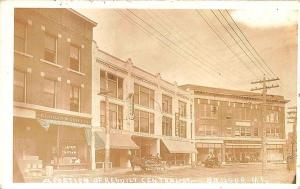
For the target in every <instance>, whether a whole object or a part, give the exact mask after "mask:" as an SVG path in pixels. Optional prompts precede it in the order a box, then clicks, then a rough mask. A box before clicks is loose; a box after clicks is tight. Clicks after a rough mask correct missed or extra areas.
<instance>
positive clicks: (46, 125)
mask: <svg viewBox="0 0 300 189" xmlns="http://www.w3.org/2000/svg"><path fill="white" fill-rule="evenodd" d="M37 121H38V123H39V124H40V125H41V126H42V127H43V128H45V129H48V128H49V127H50V125H59V126H60V125H62V126H70V127H77V128H91V125H88V124H83V123H73V122H69V121H60V120H51V119H37Z"/></svg>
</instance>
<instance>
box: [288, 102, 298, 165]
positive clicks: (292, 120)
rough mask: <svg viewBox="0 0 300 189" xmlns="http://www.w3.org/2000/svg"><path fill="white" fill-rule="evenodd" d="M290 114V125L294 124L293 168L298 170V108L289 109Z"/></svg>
mask: <svg viewBox="0 0 300 189" xmlns="http://www.w3.org/2000/svg"><path fill="white" fill-rule="evenodd" d="M288 109H289V111H288V112H287V113H288V115H289V116H288V118H287V119H288V120H289V121H288V123H292V124H293V138H292V161H293V162H292V167H293V169H294V168H296V167H295V166H296V159H297V158H296V157H297V107H296V106H294V107H289V108H288Z"/></svg>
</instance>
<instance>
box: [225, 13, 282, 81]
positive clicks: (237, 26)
mask: <svg viewBox="0 0 300 189" xmlns="http://www.w3.org/2000/svg"><path fill="white" fill-rule="evenodd" d="M225 11H226V13H227V15H228V16H229V18H230V19H231V20H232V22H233V23H234V24H235V26H236V27H237V28H238V30H239V31H240V33H241V34H242V35H243V37H244V39H246V41H247V42H248V44H249V45H250V46H251V48H252V49H253V50H254V52H255V54H256V55H257V56H258V57H259V59H260V60H261V61H262V62H263V64H265V65H266V67H267V68H268V69H269V70H270V72H271V73H272V74H273V76H274V77H277V76H276V74H275V73H274V72H273V71H272V69H271V68H270V67H269V66H268V64H267V63H266V62H265V60H264V59H263V58H262V57H261V56H260V54H259V53H258V52H257V51H256V49H255V48H254V47H253V45H252V44H251V43H250V41H249V40H248V38H247V37H246V35H245V34H244V32H243V31H242V30H241V29H240V27H239V26H238V24H237V23H236V22H235V20H234V19H233V18H232V16H231V15H230V14H229V12H228V11H227V10H225Z"/></svg>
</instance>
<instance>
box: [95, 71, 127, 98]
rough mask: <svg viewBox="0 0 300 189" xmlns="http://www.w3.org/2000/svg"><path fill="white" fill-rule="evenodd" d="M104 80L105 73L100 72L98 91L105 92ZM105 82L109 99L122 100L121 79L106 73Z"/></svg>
mask: <svg viewBox="0 0 300 189" xmlns="http://www.w3.org/2000/svg"><path fill="white" fill-rule="evenodd" d="M105 80H106V78H105V72H104V71H100V90H105V88H106V83H105ZM107 82H108V91H109V93H108V94H107V95H108V96H110V97H114V98H118V99H123V79H122V78H120V77H118V76H116V75H113V74H111V73H107Z"/></svg>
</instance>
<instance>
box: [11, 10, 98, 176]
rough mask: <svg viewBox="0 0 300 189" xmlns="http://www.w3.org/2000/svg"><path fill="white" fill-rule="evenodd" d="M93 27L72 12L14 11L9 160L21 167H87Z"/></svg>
mask: <svg viewBox="0 0 300 189" xmlns="http://www.w3.org/2000/svg"><path fill="white" fill-rule="evenodd" d="M95 26H96V23H95V22H93V21H91V20H90V19H88V18H86V17H84V16H83V15H81V14H79V13H77V12H76V11H74V10H72V9H29V8H22V9H21V8H17V9H15V20H14V31H15V32H14V104H13V105H14V120H13V130H14V158H16V159H15V160H17V162H18V163H19V164H20V166H21V167H22V168H32V169H33V170H34V169H37V168H43V167H45V166H47V165H52V166H54V167H55V168H77V167H78V168H79V167H80V168H82V167H84V168H87V167H89V163H90V154H89V153H90V147H89V146H88V145H87V141H86V129H87V130H89V129H90V128H91V96H92V95H91V85H92V81H91V79H92V76H91V74H92V73H91V72H92V53H91V52H92V38H93V27H95ZM24 166H25V167H24ZM26 166H27V167H26ZM27 171H28V170H27Z"/></svg>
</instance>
